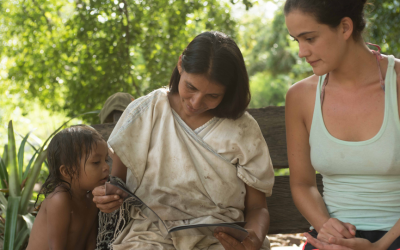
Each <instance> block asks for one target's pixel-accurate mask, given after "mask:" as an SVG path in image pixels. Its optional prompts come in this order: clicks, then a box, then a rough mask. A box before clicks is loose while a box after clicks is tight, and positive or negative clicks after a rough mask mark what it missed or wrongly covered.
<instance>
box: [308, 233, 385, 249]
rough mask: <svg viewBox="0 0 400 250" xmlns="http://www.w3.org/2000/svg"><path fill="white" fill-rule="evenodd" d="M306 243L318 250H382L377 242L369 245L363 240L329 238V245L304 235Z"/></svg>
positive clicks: (367, 241) (368, 242)
mask: <svg viewBox="0 0 400 250" xmlns="http://www.w3.org/2000/svg"><path fill="white" fill-rule="evenodd" d="M304 235H305V236H306V237H307V241H308V242H309V243H310V244H311V245H313V246H314V247H317V248H318V249H320V250H383V249H384V248H382V247H380V246H379V243H378V242H375V243H371V242H370V241H369V240H366V239H363V238H352V239H343V238H335V237H331V238H330V239H329V243H326V242H322V241H320V240H318V239H315V238H314V237H312V236H311V235H309V234H307V233H305V234H304Z"/></svg>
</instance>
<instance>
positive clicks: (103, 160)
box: [77, 140, 109, 191]
mask: <svg viewBox="0 0 400 250" xmlns="http://www.w3.org/2000/svg"><path fill="white" fill-rule="evenodd" d="M107 159H108V147H107V143H106V142H105V141H103V140H101V141H99V142H97V145H94V146H93V149H92V153H91V154H90V156H89V158H88V159H87V161H86V164H85V159H84V157H83V159H82V160H81V166H80V169H79V178H78V182H77V185H78V186H79V188H80V189H83V190H86V191H89V190H93V189H94V188H95V187H97V186H100V185H104V183H106V181H107V178H108V175H109V166H108V164H107Z"/></svg>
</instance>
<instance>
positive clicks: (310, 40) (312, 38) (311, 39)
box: [306, 37, 314, 42]
mask: <svg viewBox="0 0 400 250" xmlns="http://www.w3.org/2000/svg"><path fill="white" fill-rule="evenodd" d="M306 40H307V41H309V42H312V41H313V40H314V37H311V38H307V39H306Z"/></svg>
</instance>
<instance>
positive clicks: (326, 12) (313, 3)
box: [284, 0, 367, 40]
mask: <svg viewBox="0 0 400 250" xmlns="http://www.w3.org/2000/svg"><path fill="white" fill-rule="evenodd" d="M366 3H367V0H286V3H285V8H284V11H285V15H287V14H289V13H290V12H291V11H293V10H300V11H302V12H304V13H307V14H311V15H312V16H314V17H315V18H316V19H317V21H318V22H319V23H322V24H326V25H328V26H330V27H332V28H336V27H337V26H338V25H339V24H340V22H341V21H342V19H343V18H344V17H349V18H351V20H352V21H353V25H354V29H353V34H352V35H353V38H354V39H355V40H358V39H360V38H361V33H362V32H363V30H364V28H365V25H366V21H365V17H364V6H365V4H366Z"/></svg>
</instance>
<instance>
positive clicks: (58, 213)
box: [46, 192, 72, 250]
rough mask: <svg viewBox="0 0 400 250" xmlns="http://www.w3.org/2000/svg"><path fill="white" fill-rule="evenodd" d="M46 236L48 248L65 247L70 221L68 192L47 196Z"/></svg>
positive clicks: (57, 248) (70, 210) (70, 209)
mask: <svg viewBox="0 0 400 250" xmlns="http://www.w3.org/2000/svg"><path fill="white" fill-rule="evenodd" d="M47 199H48V200H47V204H46V212H47V238H48V246H49V249H54V250H59V249H63V250H64V249H67V243H68V230H69V226H70V223H71V212H72V204H71V203H72V201H71V196H70V194H69V193H68V192H58V193H54V194H52V195H51V197H48V198H47Z"/></svg>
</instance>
